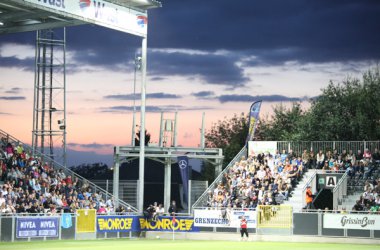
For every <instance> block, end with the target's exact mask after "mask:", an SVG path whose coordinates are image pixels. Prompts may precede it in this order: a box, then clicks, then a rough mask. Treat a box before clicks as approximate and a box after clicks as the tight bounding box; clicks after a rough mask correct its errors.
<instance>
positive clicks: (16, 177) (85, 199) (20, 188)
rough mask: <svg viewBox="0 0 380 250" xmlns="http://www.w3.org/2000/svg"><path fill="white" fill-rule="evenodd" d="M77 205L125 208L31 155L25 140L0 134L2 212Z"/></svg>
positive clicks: (65, 208)
mask: <svg viewBox="0 0 380 250" xmlns="http://www.w3.org/2000/svg"><path fill="white" fill-rule="evenodd" d="M1 183H2V184H1ZM77 209H96V210H97V212H98V213H99V214H109V213H113V212H126V211H125V209H124V208H123V207H122V206H120V207H117V208H115V206H114V200H113V199H112V198H109V199H107V200H105V199H103V196H102V195H101V194H100V193H99V192H94V191H93V190H92V189H91V187H90V186H89V185H88V183H87V182H86V181H82V180H80V179H78V178H77V177H72V176H71V175H66V174H65V172H64V171H63V170H62V169H60V170H57V169H54V167H53V166H51V165H50V164H49V163H48V162H44V161H43V160H42V159H41V158H40V157H35V156H33V155H31V153H30V152H28V151H26V150H25V149H24V146H23V144H22V143H13V142H9V141H8V139H7V138H6V137H3V138H1V140H0V214H14V213H30V214H56V213H61V212H67V213H74V212H75V211H76V210H77Z"/></svg>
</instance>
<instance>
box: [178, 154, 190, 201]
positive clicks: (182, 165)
mask: <svg viewBox="0 0 380 250" xmlns="http://www.w3.org/2000/svg"><path fill="white" fill-rule="evenodd" d="M177 161H178V167H179V172H180V173H181V178H182V186H183V194H184V201H185V203H187V201H188V195H189V158H188V157H187V156H186V155H184V156H178V157H177Z"/></svg>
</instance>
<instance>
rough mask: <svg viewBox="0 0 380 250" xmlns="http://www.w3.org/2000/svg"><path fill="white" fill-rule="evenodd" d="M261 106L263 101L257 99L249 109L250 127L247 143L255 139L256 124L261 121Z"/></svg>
mask: <svg viewBox="0 0 380 250" xmlns="http://www.w3.org/2000/svg"><path fill="white" fill-rule="evenodd" d="M260 108H261V101H257V102H254V103H252V105H251V108H250V110H249V127H248V135H247V139H246V144H247V143H248V142H249V141H253V137H254V135H255V129H256V124H257V122H258V121H259V113H260Z"/></svg>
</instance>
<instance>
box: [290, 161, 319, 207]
mask: <svg viewBox="0 0 380 250" xmlns="http://www.w3.org/2000/svg"><path fill="white" fill-rule="evenodd" d="M314 174H315V170H311V169H310V170H309V171H307V172H306V173H304V174H303V176H302V179H301V181H300V182H299V183H298V185H297V186H296V187H295V188H294V189H293V191H292V193H291V195H292V197H289V199H288V200H287V201H284V205H290V206H292V207H293V211H294V212H299V211H301V210H302V208H303V207H304V204H303V198H304V197H303V196H304V188H305V186H306V185H307V184H309V181H310V179H311V178H312V177H313V176H314Z"/></svg>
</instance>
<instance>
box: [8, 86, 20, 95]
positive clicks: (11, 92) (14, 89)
mask: <svg viewBox="0 0 380 250" xmlns="http://www.w3.org/2000/svg"><path fill="white" fill-rule="evenodd" d="M20 92H21V88H18V87H15V88H11V89H10V90H7V91H5V92H4V93H7V94H18V93H20Z"/></svg>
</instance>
